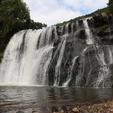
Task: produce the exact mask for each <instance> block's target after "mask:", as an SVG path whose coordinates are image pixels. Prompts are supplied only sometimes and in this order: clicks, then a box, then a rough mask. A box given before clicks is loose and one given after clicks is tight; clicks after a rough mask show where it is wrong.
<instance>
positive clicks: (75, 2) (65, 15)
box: [23, 0, 108, 25]
mask: <svg viewBox="0 0 113 113" xmlns="http://www.w3.org/2000/svg"><path fill="white" fill-rule="evenodd" d="M23 1H24V2H26V4H27V7H28V8H29V10H30V16H31V18H32V19H33V20H34V21H36V22H41V23H45V24H47V25H54V24H57V23H61V22H63V21H67V20H70V19H73V18H75V17H78V16H81V15H85V14H88V13H91V12H93V11H95V10H97V9H101V8H104V7H105V6H107V3H108V0H23Z"/></svg>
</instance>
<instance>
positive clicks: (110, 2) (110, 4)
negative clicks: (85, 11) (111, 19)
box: [108, 0, 113, 15]
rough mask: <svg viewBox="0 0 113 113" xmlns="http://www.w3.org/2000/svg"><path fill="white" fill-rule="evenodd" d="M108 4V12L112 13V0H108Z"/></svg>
mask: <svg viewBox="0 0 113 113" xmlns="http://www.w3.org/2000/svg"><path fill="white" fill-rule="evenodd" d="M108 6H109V9H110V12H111V13H112V15H113V0H109V3H108Z"/></svg>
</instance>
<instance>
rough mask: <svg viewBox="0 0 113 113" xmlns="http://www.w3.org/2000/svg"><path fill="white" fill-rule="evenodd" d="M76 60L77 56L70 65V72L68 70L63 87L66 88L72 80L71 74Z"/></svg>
mask: <svg viewBox="0 0 113 113" xmlns="http://www.w3.org/2000/svg"><path fill="white" fill-rule="evenodd" d="M77 59H78V56H76V57H75V58H74V59H73V61H72V65H71V70H70V71H71V72H70V73H69V75H68V77H67V80H66V82H65V83H64V84H63V87H67V86H68V85H69V83H70V81H71V80H72V79H73V78H72V72H73V70H74V66H75V64H76V61H77Z"/></svg>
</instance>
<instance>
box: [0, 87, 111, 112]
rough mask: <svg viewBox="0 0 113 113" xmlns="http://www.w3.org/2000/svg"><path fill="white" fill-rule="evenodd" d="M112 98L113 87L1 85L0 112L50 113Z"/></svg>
mask: <svg viewBox="0 0 113 113" xmlns="http://www.w3.org/2000/svg"><path fill="white" fill-rule="evenodd" d="M111 99H113V89H91V88H58V87H17V86H10V87H6V86H1V87H0V113H20V112H18V111H22V112H23V113H32V112H33V111H37V112H38V113H50V112H52V111H54V110H60V109H62V108H65V109H69V108H70V107H74V105H76V104H93V103H101V102H104V101H107V100H111Z"/></svg>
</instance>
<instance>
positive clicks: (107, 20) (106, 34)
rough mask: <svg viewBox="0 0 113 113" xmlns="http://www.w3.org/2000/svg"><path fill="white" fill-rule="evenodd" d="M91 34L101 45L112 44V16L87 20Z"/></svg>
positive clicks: (100, 16) (98, 16)
mask: <svg viewBox="0 0 113 113" xmlns="http://www.w3.org/2000/svg"><path fill="white" fill-rule="evenodd" d="M88 23H89V26H90V27H91V29H92V32H93V34H96V35H97V36H98V40H99V41H100V42H101V44H110V45H112V44H113V16H112V15H106V14H105V15H97V16H93V18H92V19H89V20H88Z"/></svg>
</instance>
